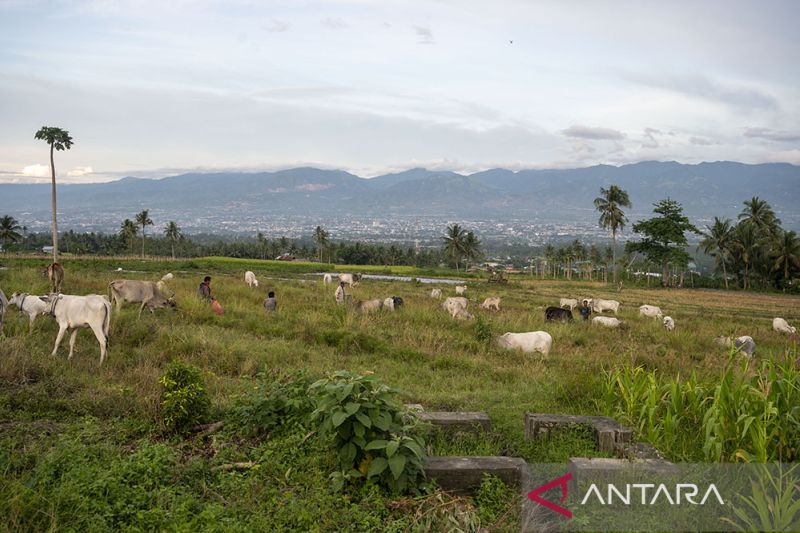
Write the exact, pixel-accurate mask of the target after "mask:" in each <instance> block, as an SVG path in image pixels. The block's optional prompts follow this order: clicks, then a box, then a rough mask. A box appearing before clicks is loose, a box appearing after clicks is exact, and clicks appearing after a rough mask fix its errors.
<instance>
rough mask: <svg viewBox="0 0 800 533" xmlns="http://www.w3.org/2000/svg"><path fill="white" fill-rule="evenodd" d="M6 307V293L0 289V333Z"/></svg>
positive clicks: (0, 333) (0, 332)
mask: <svg viewBox="0 0 800 533" xmlns="http://www.w3.org/2000/svg"><path fill="white" fill-rule="evenodd" d="M7 307H8V300H7V299H6V295H5V294H4V293H3V289H0V335H2V334H3V320H4V319H5V317H6V308H7Z"/></svg>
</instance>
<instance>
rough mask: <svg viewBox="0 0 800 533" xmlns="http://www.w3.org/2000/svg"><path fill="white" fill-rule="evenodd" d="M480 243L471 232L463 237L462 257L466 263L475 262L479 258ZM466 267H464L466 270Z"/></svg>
mask: <svg viewBox="0 0 800 533" xmlns="http://www.w3.org/2000/svg"><path fill="white" fill-rule="evenodd" d="M481 253H482V252H481V241H480V240H479V239H478V238H477V237H476V236H475V234H474V233H473V232H471V231H468V232H467V234H466V235H465V236H464V257H465V258H466V259H467V261H477V259H478V258H479V257H480V256H481ZM466 267H467V265H466V264H465V265H464V268H465V269H466Z"/></svg>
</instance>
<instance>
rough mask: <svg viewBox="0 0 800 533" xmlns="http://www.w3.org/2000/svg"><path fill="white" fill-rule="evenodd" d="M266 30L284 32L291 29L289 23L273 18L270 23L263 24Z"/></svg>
mask: <svg viewBox="0 0 800 533" xmlns="http://www.w3.org/2000/svg"><path fill="white" fill-rule="evenodd" d="M262 27H263V28H264V31H268V32H270V33H283V32H285V31H286V30H288V29H289V25H288V24H286V23H285V22H283V21H280V20H277V19H272V20H271V21H270V22H269V24H267V25H265V26H262Z"/></svg>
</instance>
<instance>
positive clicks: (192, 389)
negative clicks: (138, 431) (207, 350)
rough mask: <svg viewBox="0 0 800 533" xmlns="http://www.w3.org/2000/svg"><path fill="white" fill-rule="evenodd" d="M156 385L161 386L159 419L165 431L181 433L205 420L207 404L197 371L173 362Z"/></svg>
mask: <svg viewBox="0 0 800 533" xmlns="http://www.w3.org/2000/svg"><path fill="white" fill-rule="evenodd" d="M158 382H159V383H161V385H162V386H163V387H164V390H163V391H162V393H161V420H162V421H163V423H164V427H165V428H166V430H167V431H171V432H177V433H182V432H184V431H186V430H187V429H189V428H191V427H192V426H195V425H197V424H200V423H203V422H205V421H206V420H207V419H208V412H209V410H210V408H211V401H210V400H209V398H208V392H207V391H206V384H205V381H204V380H203V373H202V371H201V370H200V369H199V368H197V367H195V366H192V365H190V364H187V363H184V362H182V361H179V360H175V361H173V362H171V363H170V364H169V366H168V367H167V371H166V372H165V373H164V375H163V376H161V379H159V380H158Z"/></svg>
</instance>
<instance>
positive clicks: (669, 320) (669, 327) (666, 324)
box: [664, 316, 675, 331]
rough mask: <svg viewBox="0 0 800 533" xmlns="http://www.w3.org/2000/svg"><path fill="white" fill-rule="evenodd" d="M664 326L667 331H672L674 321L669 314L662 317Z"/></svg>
mask: <svg viewBox="0 0 800 533" xmlns="http://www.w3.org/2000/svg"><path fill="white" fill-rule="evenodd" d="M664 327H665V328H667V331H673V330H674V329H675V321H674V320H672V317H671V316H665V317H664Z"/></svg>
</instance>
